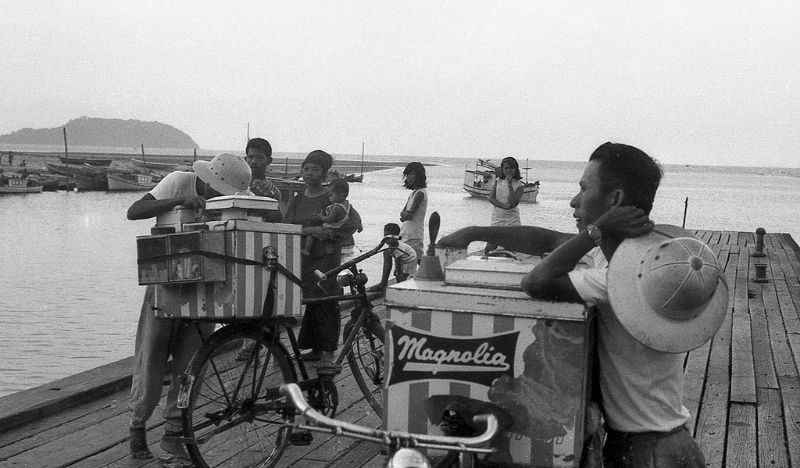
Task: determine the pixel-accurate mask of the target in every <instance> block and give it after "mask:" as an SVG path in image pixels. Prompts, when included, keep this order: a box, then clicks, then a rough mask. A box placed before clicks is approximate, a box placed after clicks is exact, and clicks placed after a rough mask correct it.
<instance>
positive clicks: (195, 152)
mask: <svg viewBox="0 0 800 468" xmlns="http://www.w3.org/2000/svg"><path fill="white" fill-rule="evenodd" d="M195 161H197V148H195V149H194V155H193V156H192V163H194V162H195Z"/></svg>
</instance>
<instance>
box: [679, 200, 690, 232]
mask: <svg viewBox="0 0 800 468" xmlns="http://www.w3.org/2000/svg"><path fill="white" fill-rule="evenodd" d="M688 209H689V197H686V200H684V202H683V223H681V228H683V229H686V210H688Z"/></svg>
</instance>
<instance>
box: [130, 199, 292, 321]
mask: <svg viewBox="0 0 800 468" xmlns="http://www.w3.org/2000/svg"><path fill="white" fill-rule="evenodd" d="M228 198H230V197H228ZM267 200H269V201H268V203H267ZM267 200H265V204H268V205H269V206H270V207H271V206H272V205H273V204H274V205H275V206H276V207H277V202H275V201H274V200H271V199H267ZM211 202H212V200H209V201H208V202H207V203H208V204H211ZM224 202H225V203H224V204H223V205H221V207H220V211H221V212H222V213H221V216H220V218H221V220H217V221H209V222H197V223H184V222H181V221H185V220H180V221H178V224H177V226H178V228H179V230H182V232H175V233H172V234H159V235H151V236H140V237H138V238H137V244H138V250H139V251H138V254H139V281H140V283H141V284H153V285H154V287H155V288H156V291H155V304H154V306H155V314H156V317H163V318H193V319H211V320H235V319H252V318H254V317H260V316H261V311H262V308H263V305H264V299H265V298H266V296H267V289H268V285H269V275H270V270H268V269H266V268H264V266H263V265H253V264H247V261H256V262H262V261H263V251H264V249H265V248H267V247H273V248H274V249H275V250H276V252H277V255H278V262H279V263H280V264H282V265H283V266H284V267H286V269H287V270H288V271H289V272H291V273H292V274H294V275H295V276H297V277H300V275H301V269H300V268H301V267H300V258H301V256H300V249H301V244H300V242H301V240H300V237H301V236H300V232H301V227H300V226H297V225H293V224H281V223H265V222H261V221H258V220H257V219H260V218H259V217H258V216H248V213H247V212H243V211H241V209H240V207H237V206H230V205H231V203H230V200H229V199H228V200H224ZM239 203H241V202H239V201H237V203H236V204H239ZM248 203H249V204H252V202H250V201H248ZM208 204H207V209H208ZM234 205H235V204H234ZM212 206H214V205H213V204H212ZM231 208H233V209H234V210H233V211H231V210H230V209H231ZM231 213H235V215H236V216H238V217H242V218H245V219H233V218H232V217H231ZM179 218H180V217H176V219H179ZM175 254H178V256H177V257H176V255H175ZM165 257H166V258H165ZM237 259H241V260H245V261H244V262H239V261H237ZM176 266H180V268H176ZM162 269H163V271H162ZM187 272H188V273H187ZM207 272H208V273H207ZM276 275H277V277H276V282H275V289H274V301H275V307H274V314H275V315H298V314H300V311H301V308H300V303H301V299H302V294H301V288H300V286H299V285H298V284H296V283H294V282H292V281H291V280H290V279H289V278H287V277H286V275H284V274H282V273H280V272H278V273H276Z"/></svg>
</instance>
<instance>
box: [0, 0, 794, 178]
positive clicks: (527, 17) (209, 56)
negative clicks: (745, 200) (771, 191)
mask: <svg viewBox="0 0 800 468" xmlns="http://www.w3.org/2000/svg"><path fill="white" fill-rule="evenodd" d="M0 15H2V16H0V60H2V62H1V63H0V134H5V133H9V132H12V131H14V130H18V129H20V128H23V127H32V128H46V127H57V126H60V125H63V124H64V123H66V122H67V121H68V120H70V119H73V118H77V117H80V116H90V117H108V118H123V119H139V120H147V121H153V120H155V121H159V122H163V123H167V124H170V125H173V126H175V127H177V128H178V129H180V130H183V131H185V132H186V133H188V134H189V135H190V136H191V137H192V138H194V139H195V141H196V142H197V143H198V144H199V145H200V147H201V148H204V149H234V150H243V146H244V142H245V140H246V136H247V124H248V123H249V124H250V135H251V136H263V137H266V138H267V139H268V140H270V142H272V144H273V148H274V149H275V151H291V152H307V151H310V150H311V149H315V148H322V149H326V150H328V151H330V152H333V153H360V152H361V143H362V141H363V142H364V143H365V144H366V151H367V153H370V154H384V155H392V154H398V155H418V156H448V157H453V156H463V157H471V158H472V157H478V156H484V157H492V158H495V159H497V158H500V157H503V156H517V157H525V158H530V159H535V158H538V159H556V160H584V159H586V158H587V157H588V155H589V153H590V152H591V151H592V149H594V148H595V147H596V146H597V145H599V144H600V143H603V142H605V141H608V140H612V141H619V142H625V143H630V144H633V145H636V146H639V147H641V148H642V149H644V150H645V151H647V152H649V153H650V154H651V155H653V156H655V157H656V158H658V159H659V160H661V161H662V162H664V163H676V164H689V163H692V164H718V165H765V166H786V167H795V168H796V167H800V2H798V1H796V0H793V1H782V2H777V1H767V2H753V1H726V2H720V1H718V0H715V1H707V2H696V1H691V2H690V1H682V2H672V1H660V2H652V1H644V2H642V1H631V2H617V1H604V2H589V1H576V2H568V1H554V2H542V1H536V0H527V1H522V2H512V1H502V2H501V1H496V2H492V1H488V0H481V1H476V2H471V1H454V2H435V1H428V0H425V1H417V2H405V1H394V2H383V1H376V0H367V1H361V2H359V1H348V2H339V1H319V2H294V1H289V2H285V1H281V2H266V1H257V2H176V1H167V2H165V1H161V0H159V1H157V2H142V1H135V2H134V1H131V2H115V1H106V0H102V1H86V0H82V1H70V2H63V1H62V2H35V1H16V0H11V1H6V0H0Z"/></svg>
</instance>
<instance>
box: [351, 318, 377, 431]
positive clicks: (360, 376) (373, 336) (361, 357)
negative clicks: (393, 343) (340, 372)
mask: <svg viewBox="0 0 800 468" xmlns="http://www.w3.org/2000/svg"><path fill="white" fill-rule="evenodd" d="M352 329H353V321H352V320H351V321H348V322H347V324H346V325H345V327H344V336H345V337H347V336H349V334H350V332H351V330H352ZM383 338H384V331H383V327H382V326H381V323H380V320H379V319H378V318H377V317H375V318H374V320H370V319H369V318H368V319H367V323H365V324H364V327H362V328H361V329H360V330H358V335H356V337H355V339H354V340H353V344H352V346H351V347H350V350H349V351H348V353H347V363H348V364H350V369H352V371H353V377H354V378H355V380H356V383H357V384H358V388H359V389H361V393H363V394H364V398H366V400H367V401H368V402H369V404H370V406H372V409H373V410H375V413H377V414H378V416H379V417H381V418H383V391H382V390H383V380H384V375H383V374H384V357H383Z"/></svg>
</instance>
